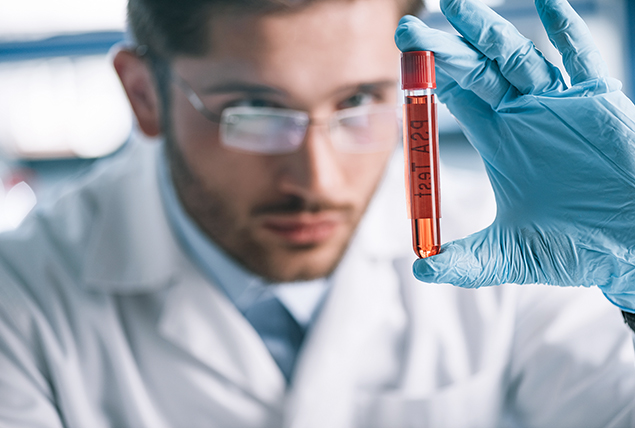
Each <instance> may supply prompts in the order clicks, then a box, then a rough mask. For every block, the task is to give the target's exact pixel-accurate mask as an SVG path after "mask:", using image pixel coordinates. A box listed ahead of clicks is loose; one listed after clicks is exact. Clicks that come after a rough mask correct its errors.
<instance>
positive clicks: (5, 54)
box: [0, 31, 124, 62]
mask: <svg viewBox="0 0 635 428" xmlns="http://www.w3.org/2000/svg"><path fill="white" fill-rule="evenodd" d="M123 38H124V32H123V31H101V32H90V33H80V34H65V35H60V36H54V37H49V38H47V39H42V40H28V41H11V42H1V41H0V62H6V61H24V60H29V59H37V58H50V57H57V56H82V55H98V54H105V53H107V52H108V50H109V49H110V48H111V47H112V46H113V45H114V44H115V43H118V42H120V41H122V40H123Z"/></svg>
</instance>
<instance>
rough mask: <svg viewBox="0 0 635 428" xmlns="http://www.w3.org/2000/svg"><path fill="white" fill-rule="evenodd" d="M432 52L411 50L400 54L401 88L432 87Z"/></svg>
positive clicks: (433, 78)
mask: <svg viewBox="0 0 635 428" xmlns="http://www.w3.org/2000/svg"><path fill="white" fill-rule="evenodd" d="M436 87H437V83H436V79H435V76H434V53H432V52H430V51H413V52H404V53H402V54H401V89H434V88H436Z"/></svg>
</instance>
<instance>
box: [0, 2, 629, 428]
mask: <svg viewBox="0 0 635 428" xmlns="http://www.w3.org/2000/svg"><path fill="white" fill-rule="evenodd" d="M413 8H414V5H412V4H409V3H406V2H399V1H393V0H351V1H335V0H324V1H320V0H316V1H307V2H278V1H272V2H247V1H245V2H236V1H228V2H211V1H191V2H188V3H185V4H183V3H177V2H171V1H167V0H166V1H155V2H149V1H146V2H144V1H138V0H132V1H131V2H130V6H129V12H130V23H131V26H132V29H133V32H134V34H135V38H136V41H137V45H136V46H133V47H131V48H130V49H127V50H122V51H120V52H119V53H118V54H117V55H116V57H115V59H114V65H115V68H116V70H117V72H118V74H119V76H120V78H121V81H122V83H123V86H124V89H125V90H126V93H127V95H128V97H129V99H130V102H131V105H132V107H133V110H134V112H135V115H136V117H137V120H138V124H139V128H140V129H141V130H142V131H143V132H144V133H145V134H147V135H149V136H162V137H163V141H164V142H163V143H161V144H157V145H154V146H152V145H148V144H140V143H133V144H130V145H129V147H128V148H127V149H126V151H125V152H124V153H123V154H122V155H120V156H118V157H117V158H116V159H114V160H113V161H109V162H107V163H103V164H102V165H101V166H99V167H98V168H97V169H96V171H95V172H94V173H93V174H91V175H90V176H89V177H87V179H86V180H85V181H84V182H82V183H80V184H79V185H78V186H77V187H76V188H74V189H73V190H70V191H68V192H67V193H66V194H64V195H63V196H61V197H60V199H59V201H57V202H56V204H55V205H54V206H52V207H50V208H42V209H41V210H39V211H38V212H36V213H35V214H34V215H33V216H31V217H30V218H29V219H28V220H26V221H25V223H24V225H23V226H22V227H21V228H20V229H19V230H17V231H16V232H13V233H10V234H6V235H5V236H4V237H3V239H2V242H1V243H0V260H1V266H0V424H4V425H5V426H20V427H22V426H45V427H60V426H67V427H106V426H113V427H115V426H116V427H199V426H205V427H209V426H214V427H280V426H289V427H329V428H334V427H351V426H361V427H402V426H435V427H436V426H457V427H469V426H483V427H491V426H518V425H520V426H558V427H564V426H575V427H584V426H630V425H632V424H633V420H634V418H635V416H634V415H635V407H634V406H635V401H634V400H635V399H634V394H633V392H634V391H635V371H633V367H632V365H633V350H632V344H631V343H630V342H629V336H628V331H627V329H626V328H625V327H624V326H623V325H621V324H620V320H619V313H618V311H617V310H616V309H615V308H613V307H611V306H610V305H609V304H608V303H606V302H605V301H604V300H603V299H602V296H601V294H599V293H597V292H595V291H593V290H577V289H558V288H555V287H554V288H549V289H546V288H543V287H525V288H518V287H511V286H505V287H498V288H490V289H483V290H479V291H478V292H475V291H472V290H462V289H460V288H452V287H450V286H438V285H434V286H433V285H427V284H422V283H420V282H418V281H417V280H415V279H414V278H413V277H412V274H411V264H412V255H411V254H410V253H411V250H410V245H409V243H408V242H407V240H405V241H399V242H396V243H395V242H394V241H395V237H391V236H388V235H389V232H387V230H381V229H379V228H378V227H377V224H378V222H377V221H372V220H373V217H374V218H375V219H377V218H381V219H382V221H381V222H379V224H381V223H387V224H388V223H389V222H390V221H391V220H392V218H400V217H401V216H402V211H401V210H399V212H397V213H391V212H392V208H393V207H391V206H389V207H386V206H385V204H383V201H385V200H386V199H385V198H387V197H388V198H389V197H390V196H391V195H392V194H394V193H395V192H402V191H403V188H401V189H399V187H400V186H399V185H398V186H394V181H393V180H392V178H393V175H392V171H391V170H390V169H389V171H388V172H386V173H385V174H384V170H385V166H386V165H387V163H389V162H390V158H391V154H392V151H393V148H394V145H395V140H396V132H395V126H396V115H395V105H396V104H397V102H398V100H397V96H396V91H395V86H396V85H397V82H398V78H399V76H398V59H399V51H398V50H397V49H396V48H395V47H394V44H393V42H392V33H393V31H394V29H395V27H396V26H397V22H398V20H399V18H400V16H402V15H403V14H404V13H408V12H413V11H414V9H413ZM384 175H385V178H384V180H383V181H382V177H383V176H384ZM380 183H381V184H380ZM378 186H379V190H378V194H377V195H376V199H374V200H373V201H372V208H370V209H369V212H368V214H367V215H366V217H365V218H364V220H362V217H363V215H364V212H365V210H366V208H367V206H368V205H369V203H370V201H371V198H372V197H373V194H374V193H375V190H376V189H377V188H378ZM386 208H388V210H386ZM386 211H389V212H388V213H387V214H385V212H386Z"/></svg>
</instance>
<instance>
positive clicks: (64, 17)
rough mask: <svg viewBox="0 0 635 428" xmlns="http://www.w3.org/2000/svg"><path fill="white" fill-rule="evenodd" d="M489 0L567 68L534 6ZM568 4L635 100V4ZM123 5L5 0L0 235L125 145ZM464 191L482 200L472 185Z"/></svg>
mask: <svg viewBox="0 0 635 428" xmlns="http://www.w3.org/2000/svg"><path fill="white" fill-rule="evenodd" d="M485 3H487V4H489V5H491V6H492V7H494V9H495V10H496V11H498V12H499V13H500V14H501V15H502V16H503V17H505V18H507V19H508V20H510V21H512V22H513V23H514V24H515V25H516V26H517V27H518V29H519V30H520V31H521V33H523V34H524V35H526V36H527V37H529V38H531V39H532V40H534V42H535V43H536V45H537V46H538V48H539V49H540V50H542V51H543V53H544V54H545V56H546V57H547V58H549V59H550V60H552V61H553V62H554V63H555V64H558V65H559V66H561V61H560V59H559V55H558V54H557V52H555V49H553V48H552V47H551V45H550V43H549V41H548V39H547V36H546V34H545V32H544V30H543V29H542V26H541V25H540V22H539V20H538V16H537V14H536V11H535V8H534V5H533V0H488V1H486V2H485ZM571 4H572V5H573V7H574V8H575V9H576V10H577V11H578V13H580V14H581V15H582V17H583V18H584V19H585V20H586V22H587V24H588V25H589V27H590V29H591V32H592V33H593V35H594V37H595V40H596V43H597V44H598V46H599V48H600V50H601V52H602V54H603V56H604V59H605V60H606V61H607V63H608V66H609V70H610V71H611V73H612V75H613V76H614V77H616V78H618V79H619V80H621V81H622V82H623V84H624V91H625V92H626V94H627V95H629V96H630V97H631V98H633V96H634V95H635V94H634V92H633V91H634V88H633V86H634V84H635V71H634V69H633V67H632V61H633V58H634V57H635V42H634V40H635V2H633V1H632V0H571ZM427 5H428V10H427V12H425V13H424V15H423V19H424V20H425V21H426V22H427V23H428V25H430V26H433V27H437V28H441V29H447V30H450V31H451V28H450V27H449V25H448V24H447V21H446V20H445V18H444V17H443V16H442V15H441V14H440V13H439V7H438V0H437V1H434V0H427ZM125 6H126V1H125V0H21V1H10V0H0V231H2V230H8V229H12V228H14V227H16V226H17V225H18V224H19V223H20V222H21V220H22V219H23V218H24V216H25V215H26V214H27V213H28V212H29V211H30V210H31V209H32V208H33V207H34V206H35V204H36V203H38V201H39V202H42V201H44V200H46V199H47V198H49V197H51V196H50V195H52V192H53V191H54V189H55V188H57V187H58V186H59V185H60V184H61V183H64V182H66V181H68V180H72V179H74V178H76V177H77V176H78V175H80V174H82V173H83V172H84V171H86V169H87V168H89V167H90V165H91V164H92V163H93V162H94V161H95V160H97V159H100V158H103V157H107V156H110V155H112V154H113V153H115V152H116V151H117V150H118V149H119V148H120V147H122V145H123V144H125V142H126V140H127V138H128V136H129V134H130V132H131V130H132V129H133V120H132V114H131V111H130V109H129V107H128V104H127V101H126V99H125V96H124V94H123V90H122V89H121V87H120V85H119V82H118V80H117V77H116V75H115V72H114V70H113V68H112V66H111V63H110V62H111V60H110V56H109V50H110V49H111V47H112V46H113V45H114V44H116V43H117V42H119V41H121V40H122V39H123V36H124V27H125ZM440 133H441V157H442V163H443V165H444V166H443V167H444V168H446V170H447V171H451V172H453V173H456V174H459V175H461V174H463V173H465V174H467V175H466V176H465V179H464V181H463V183H472V185H473V186H476V185H478V186H481V187H482V186H487V180H486V178H485V176H484V174H483V169H482V164H481V163H480V159H479V158H478V156H477V155H476V153H475V152H474V151H473V149H472V148H471V146H470V145H469V144H468V143H467V142H466V140H465V138H464V137H463V136H462V134H461V131H460V129H459V127H458V125H457V124H456V122H455V121H454V119H453V118H452V117H451V115H450V114H449V113H448V112H447V110H445V109H443V108H442V107H441V108H440ZM474 177H479V179H478V180H475V179H474ZM463 193H464V196H463V198H472V199H475V200H476V199H479V198H480V196H479V192H476V191H474V189H471V188H467V189H464V192H463ZM445 195H448V194H447V193H444V197H445ZM450 195H451V194H450ZM451 197H452V196H450V198H451ZM446 199H447V198H446ZM490 200H491V198H490ZM464 202H465V203H467V204H468V205H469V200H467V201H464ZM490 205H491V204H490ZM446 212H447V211H446ZM493 212H494V208H493V207H490V209H488V210H486V212H485V213H484V214H482V217H483V219H482V221H480V223H487V221H489V220H488V219H491V218H492V217H493ZM477 223H479V222H477ZM446 237H447V238H453V237H452V236H447V235H446Z"/></svg>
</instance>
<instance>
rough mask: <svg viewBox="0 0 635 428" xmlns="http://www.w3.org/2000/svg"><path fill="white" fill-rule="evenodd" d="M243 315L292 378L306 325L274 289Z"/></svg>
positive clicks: (286, 375) (287, 377)
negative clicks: (273, 291)
mask: <svg viewBox="0 0 635 428" xmlns="http://www.w3.org/2000/svg"><path fill="white" fill-rule="evenodd" d="M244 315H245V318H247V320H248V321H249V322H250V323H251V325H252V326H253V327H254V328H255V329H256V331H257V332H258V334H259V335H260V337H261V338H262V340H263V341H264V343H265V346H266V347H267V349H269V352H270V353H271V355H272V356H273V359H274V360H275V361H276V363H277V364H278V367H280V370H282V373H283V374H284V377H285V378H286V379H287V382H289V380H290V379H291V375H292V374H293V368H294V366H295V361H296V357H297V356H298V351H299V350H300V346H301V345H302V340H303V339H304V329H303V328H302V327H301V326H300V325H299V324H298V322H297V321H296V320H295V318H294V317H293V316H292V315H291V314H290V313H289V311H288V310H287V308H286V307H285V306H284V305H283V304H282V303H280V301H279V300H278V298H276V296H275V295H274V294H273V293H271V292H267V293H265V294H264V295H263V296H261V298H260V299H259V301H258V302H256V303H254V304H253V305H252V306H251V307H249V309H247V311H246V312H245V314H244Z"/></svg>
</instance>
